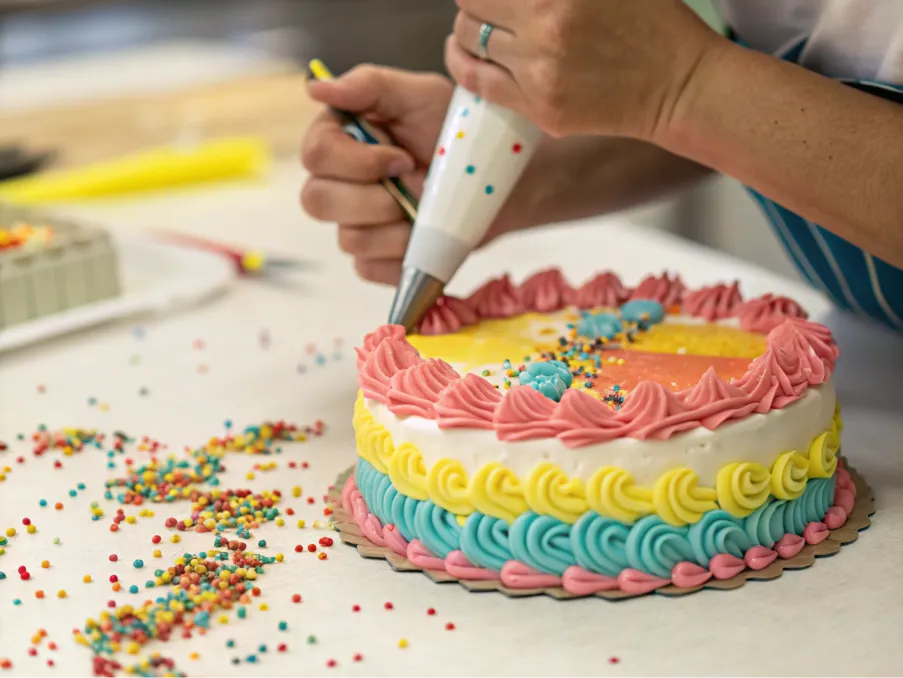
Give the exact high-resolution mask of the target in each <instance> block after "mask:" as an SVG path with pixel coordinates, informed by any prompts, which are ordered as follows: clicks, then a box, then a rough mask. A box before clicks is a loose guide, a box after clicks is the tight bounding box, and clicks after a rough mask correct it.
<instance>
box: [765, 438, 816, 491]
mask: <svg viewBox="0 0 903 678" xmlns="http://www.w3.org/2000/svg"><path fill="white" fill-rule="evenodd" d="M808 480H809V460H808V459H806V458H805V457H804V456H803V455H801V454H800V453H799V452H797V451H795V450H794V451H792V452H784V454H782V455H781V456H780V457H778V458H777V459H776V460H775V462H774V466H772V467H771V493H772V494H773V495H774V496H775V497H777V498H778V499H796V498H797V497H799V496H800V495H802V493H803V491H804V490H805V489H806V483H807V482H808Z"/></svg>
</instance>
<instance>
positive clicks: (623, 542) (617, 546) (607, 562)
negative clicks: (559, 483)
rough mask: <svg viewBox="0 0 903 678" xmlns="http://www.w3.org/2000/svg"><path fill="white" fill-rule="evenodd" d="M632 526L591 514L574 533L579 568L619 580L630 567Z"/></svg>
mask: <svg viewBox="0 0 903 678" xmlns="http://www.w3.org/2000/svg"><path fill="white" fill-rule="evenodd" d="M630 528H631V526H630V525H625V524H624V523H622V522H620V521H618V520H613V519H611V518H606V517H604V516H600V515H599V514H598V513H596V512H595V511H587V512H586V513H584V514H583V515H582V516H580V518H578V519H577V522H576V523H575V524H574V527H573V529H572V530H571V545H572V547H573V549H574V557H575V558H576V559H577V564H578V565H580V567H582V568H583V569H585V570H589V571H590V572H597V573H598V574H606V575H608V576H609V577H617V576H618V573H619V572H620V571H621V570H623V569H624V568H626V567H630V563H629V562H628V561H627V537H628V536H629V535H630Z"/></svg>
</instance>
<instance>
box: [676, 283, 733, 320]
mask: <svg viewBox="0 0 903 678" xmlns="http://www.w3.org/2000/svg"><path fill="white" fill-rule="evenodd" d="M741 301H743V298H742V297H741V295H740V283H739V282H737V281H734V282H733V283H732V284H731V285H725V284H720V285H711V286H709V287H703V288H702V289H699V290H695V291H693V292H688V293H687V295H686V296H685V297H684V300H683V304H682V306H681V310H682V311H683V312H684V313H687V314H688V315H691V316H693V317H694V318H705V319H706V320H708V321H709V322H714V321H715V320H721V319H722V318H729V317H730V316H731V312H732V311H733V309H734V307H735V306H737V304H739V303H740V302H741Z"/></svg>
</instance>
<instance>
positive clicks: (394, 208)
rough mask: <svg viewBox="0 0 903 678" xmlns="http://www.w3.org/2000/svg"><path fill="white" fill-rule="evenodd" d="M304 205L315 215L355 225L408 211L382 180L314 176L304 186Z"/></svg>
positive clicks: (390, 218)
mask: <svg viewBox="0 0 903 678" xmlns="http://www.w3.org/2000/svg"><path fill="white" fill-rule="evenodd" d="M301 206H302V207H303V208H304V211H305V212H307V213H308V214H309V215H310V216H312V217H313V218H314V219H318V220H320V221H331V222H335V223H339V224H348V225H351V226H362V225H369V224H382V223H387V222H390V221H399V220H401V219H404V212H402V210H401V208H400V207H399V206H398V204H397V203H396V202H395V200H394V199H393V198H392V196H391V195H389V192H388V191H387V190H386V189H385V188H384V187H383V186H382V185H381V184H356V183H351V182H347V181H338V180H335V179H323V178H321V177H311V178H309V179H308V180H307V181H306V182H305V184H304V188H302V189H301Z"/></svg>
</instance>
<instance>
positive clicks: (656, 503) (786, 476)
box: [354, 391, 841, 526]
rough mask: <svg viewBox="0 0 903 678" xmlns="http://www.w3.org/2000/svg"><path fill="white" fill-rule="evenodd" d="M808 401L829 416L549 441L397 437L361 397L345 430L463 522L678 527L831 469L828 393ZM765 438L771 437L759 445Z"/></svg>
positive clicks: (475, 434) (834, 438) (833, 447)
mask: <svg viewBox="0 0 903 678" xmlns="http://www.w3.org/2000/svg"><path fill="white" fill-rule="evenodd" d="M807 399H811V400H809V402H810V403H813V404H815V405H818V406H820V407H821V408H822V409H823V406H824V402H825V401H826V400H829V401H830V402H831V403H832V404H831V408H830V411H829V412H828V413H827V420H826V422H825V423H824V424H823V425H822V426H815V427H813V428H814V430H813V431H812V432H811V433H810V432H807V431H806V430H797V428H796V427H795V425H794V422H795V421H796V420H797V419H798V417H795V416H794V415H795V414H796V413H797V412H798V410H797V409H796V408H799V407H801V406H803V405H805V404H806V402H805V401H800V402H799V403H797V404H796V405H795V406H794V408H788V409H787V410H781V411H776V412H773V413H770V414H768V415H761V416H759V417H751V418H749V419H747V420H743V421H739V422H737V423H736V424H732V425H730V426H729V427H724V428H721V429H719V430H718V431H708V430H704V429H695V430H694V431H691V432H689V433H685V434H682V435H681V436H676V437H675V438H672V439H670V440H668V441H639V440H634V439H619V440H615V441H611V442H608V443H603V444H600V445H597V446H595V449H591V448H579V449H569V448H566V447H564V446H562V445H560V444H559V443H558V441H549V440H539V441H524V442H512V443H507V444H500V443H499V441H497V440H495V439H493V438H492V436H491V433H490V432H489V431H473V430H464V429H461V430H455V431H451V432H443V431H438V430H436V431H435V432H434V433H435V435H434V436H432V437H425V438H423V439H421V440H417V439H413V440H412V439H401V440H400V441H398V440H396V438H395V435H394V434H393V432H392V429H391V428H389V427H387V426H386V425H385V424H383V423H381V422H380V421H379V420H378V419H377V417H374V415H373V413H372V411H371V410H370V408H369V407H368V406H367V402H366V400H365V399H364V398H363V397H362V396H361V397H359V398H358V401H357V403H356V405H355V415H354V427H355V433H356V437H357V445H358V453H359V456H360V457H361V458H362V459H364V460H366V461H367V462H368V463H370V464H371V465H372V466H373V467H374V468H375V469H376V470H377V471H378V472H380V473H383V474H386V475H388V476H389V477H390V478H391V480H392V482H393V483H394V484H395V486H396V487H398V488H399V491H400V492H402V493H403V494H405V495H407V496H411V497H414V498H417V499H427V498H428V499H430V500H431V501H433V502H434V503H435V504H437V505H439V506H441V507H443V508H446V509H447V510H449V511H451V512H452V513H454V514H455V515H457V516H459V517H461V518H462V519H463V517H466V516H467V515H469V514H470V513H473V512H475V511H482V512H484V513H487V514H489V515H492V516H495V517H499V518H505V519H510V518H511V517H512V514H515V513H516V511H514V509H513V508H511V507H512V506H516V507H519V508H522V509H523V510H524V511H526V510H528V509H529V510H532V511H534V512H536V513H538V514H542V515H550V516H554V517H556V518H558V519H560V520H561V521H563V522H566V523H574V522H576V521H577V520H578V518H579V517H580V515H581V514H583V513H584V512H585V511H586V510H588V509H590V508H592V509H593V510H594V511H596V512H597V513H599V514H601V515H604V516H608V517H611V518H615V519H618V520H621V521H623V522H626V523H632V522H634V521H636V520H637V519H639V518H641V517H643V516H646V515H652V514H655V515H658V516H661V517H662V518H663V519H664V520H665V521H666V522H668V523H670V524H673V525H676V526H680V525H686V524H692V523H695V522H697V521H698V520H700V519H701V517H702V515H703V514H704V513H705V512H706V511H710V510H714V509H716V508H719V507H720V508H722V509H724V510H726V511H727V512H729V513H730V514H732V515H734V516H737V517H743V516H746V515H748V514H749V513H751V512H752V511H754V510H755V509H757V508H759V507H760V506H762V505H764V504H765V503H767V502H768V501H769V500H770V499H771V498H772V497H777V498H781V499H795V498H797V497H799V496H800V495H801V494H802V492H803V490H804V488H805V487H806V484H807V482H808V481H809V480H811V479H818V478H827V477H830V476H831V475H833V473H834V470H835V468H836V464H837V454H838V451H839V446H840V436H839V430H840V426H841V424H840V417H839V412H838V411H837V409H836V403H835V401H834V399H833V391H831V392H830V399H828V398H825V394H823V393H821V392H819V391H812V392H810V395H807ZM388 416H389V417H390V418H393V417H392V415H391V414H390V413H388ZM778 417H780V421H778V422H777V424H780V425H777V424H776V423H775V422H776V418H778ZM423 422H424V424H425V425H427V426H428V425H430V424H432V423H433V422H429V421H428V420H423ZM725 431H728V432H729V433H732V434H733V435H731V436H730V437H727V436H725V434H724V432H725ZM781 433H784V434H785V436H784V438H783V439H782V438H781V436H780V434H781ZM480 434H482V435H480ZM766 434H768V435H771V436H775V440H773V441H769V439H768V437H767V435H766ZM705 438H708V441H707V442H703V443H700V442H699V441H700V439H702V440H705ZM722 439H723V440H722ZM794 441H800V444H793V443H794ZM734 442H736V443H737V444H738V445H739V446H738V447H737V448H734V447H731V444H732V443H734ZM768 442H773V446H771V447H765V445H766V444H767V443H768ZM544 446H545V447H544ZM700 472H701V473H702V474H700Z"/></svg>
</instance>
